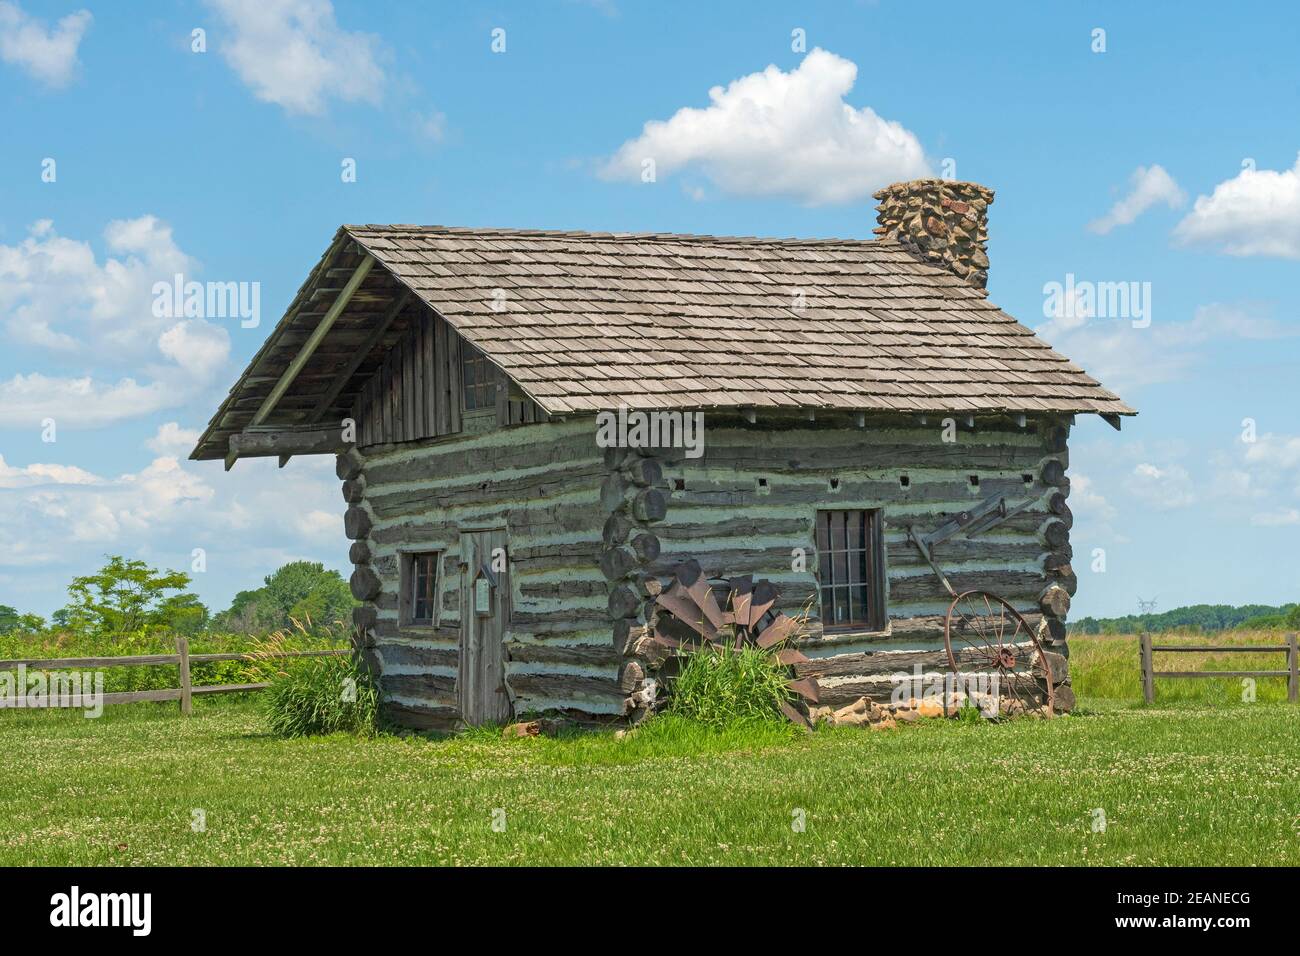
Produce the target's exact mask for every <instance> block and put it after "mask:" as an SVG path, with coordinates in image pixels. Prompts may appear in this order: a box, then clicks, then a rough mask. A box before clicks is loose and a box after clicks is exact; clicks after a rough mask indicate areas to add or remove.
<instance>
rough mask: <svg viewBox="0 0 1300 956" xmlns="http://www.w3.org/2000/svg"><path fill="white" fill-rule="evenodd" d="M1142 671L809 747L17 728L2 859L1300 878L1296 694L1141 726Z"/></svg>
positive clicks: (1114, 641)
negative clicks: (1058, 867)
mask: <svg viewBox="0 0 1300 956" xmlns="http://www.w3.org/2000/svg"><path fill="white" fill-rule="evenodd" d="M1234 639H1235V638H1234ZM1242 639H1243V640H1247V639H1248V638H1245V637H1243V638H1242ZM1125 640H1127V641H1128V642H1129V644H1131V645H1132V646H1126V645H1125V644H1124V641H1125ZM1274 640H1275V639H1274V638H1266V639H1265V642H1266V643H1273V642H1274ZM1227 656H1228V655H1223V657H1227ZM1136 659H1137V654H1136V645H1135V643H1133V639H1131V638H1129V639H1124V638H1081V639H1077V640H1076V641H1075V642H1074V658H1073V663H1072V668H1073V672H1074V675H1075V681H1076V686H1077V687H1079V688H1080V692H1081V704H1082V713H1081V714H1080V715H1077V716H1071V717H1065V718H1061V719H1058V720H1055V721H1050V722H1043V721H1032V720H1021V721H1013V722H1010V723H1002V724H985V723H978V724H964V723H958V722H956V721H937V720H936V721H927V722H924V723H922V724H920V725H915V726H909V727H904V728H900V729H899V730H897V731H893V732H872V731H862V730H854V729H840V730H834V731H819V732H818V733H816V734H814V735H811V736H800V735H793V734H791V733H789V732H787V731H785V730H784V729H783V728H770V727H769V728H758V729H750V730H735V731H728V732H723V733H713V732H708V731H704V730H701V729H698V728H696V727H694V726H692V725H689V724H685V723H683V722H680V721H676V720H671V719H661V720H660V721H658V722H657V725H655V724H652V725H649V726H647V727H646V728H643V729H642V730H639V731H637V732H636V733H634V734H632V735H629V736H628V737H626V738H624V739H622V740H616V739H614V738H613V737H612V735H608V734H586V735H578V736H574V737H566V738H560V739H556V740H551V739H546V738H532V739H522V740H502V739H501V738H499V737H497V736H496V735H495V734H488V733H486V732H479V733H475V734H470V735H466V736H464V737H461V738H457V739H451V740H431V739H426V738H423V737H405V738H402V737H392V736H388V737H379V738H376V739H357V738H353V737H347V736H332V737H325V738H308V739H298V740H288V741H286V740H279V739H275V738H272V737H270V736H268V735H267V734H266V731H265V722H264V720H263V718H262V717H261V715H260V713H259V712H258V710H257V706H256V703H255V701H252V700H251V699H250V700H244V701H238V700H232V699H228V700H224V701H219V700H198V701H196V703H195V714H194V716H193V717H191V718H190V719H187V720H186V719H181V718H180V717H179V716H178V715H177V712H176V708H175V705H174V704H172V705H152V704H137V705H127V706H121V707H116V708H109V709H108V710H107V711H106V713H105V716H104V717H102V718H100V719H98V720H86V719H84V718H83V717H81V716H80V714H78V713H68V712H65V713H58V712H7V713H4V714H2V715H0V752H3V753H4V754H5V755H6V773H5V774H4V775H3V776H2V777H0V864H6V865H14V864H145V865H148V864H167V863H178V864H248V863H266V864H322V863H338V864H362V865H364V864H609V863H619V864H633V865H636V864H857V863H861V864H882V865H896V864H904V865H907V864H912V865H916V864H926V865H933V864H972V865H988V864H1007V863H1026V864H1103V865H1134V864H1211V865H1214V864H1240V865H1251V864H1261V865H1269V864H1275V865H1297V864H1300V708H1297V707H1295V706H1291V705H1288V704H1286V703H1278V702H1276V700H1277V699H1278V697H1279V696H1281V693H1284V684H1283V683H1282V682H1274V681H1269V682H1265V681H1261V682H1260V684H1259V697H1260V700H1259V702H1257V703H1251V704H1245V703H1241V702H1240V686H1239V682H1231V681H1223V682H1220V681H1187V682H1166V683H1164V684H1161V685H1160V686H1159V687H1158V691H1157V693H1158V695H1159V696H1160V697H1161V698H1163V699H1167V700H1169V703H1167V704H1166V703H1164V702H1163V700H1162V702H1160V703H1158V704H1157V706H1156V707H1153V708H1147V707H1143V706H1139V705H1138V704H1137V700H1136V698H1137V681H1136V677H1133V676H1132V674H1130V673H1129V672H1132V673H1133V674H1135V673H1136V666H1137V665H1136ZM1217 660H1218V659H1215V660H1212V661H1207V662H1205V663H1206V665H1207V666H1216V661H1217ZM1280 661H1281V655H1278V656H1277V658H1276V659H1272V660H1269V661H1266V662H1265V666H1269V667H1277V666H1280ZM1187 663H1188V661H1186V660H1185V659H1184V660H1183V661H1180V662H1179V666H1183V665H1185V664H1187ZM1232 663H1233V665H1236V664H1239V663H1244V662H1241V661H1234V662H1232ZM1157 665H1158V666H1159V667H1166V666H1168V664H1167V663H1166V662H1161V661H1157ZM1222 666H1229V665H1227V664H1224V665H1222ZM1273 684H1276V685H1277V687H1272V686H1270V685H1273ZM1278 687H1281V688H1283V691H1282V692H1279V691H1278ZM1196 688H1200V690H1199V691H1198V690H1196ZM1188 695H1191V696H1190V697H1189V696H1188ZM1197 695H1199V696H1197ZM1099 810H1100V811H1102V812H1104V814H1105V818H1106V823H1107V825H1106V828H1105V831H1104V832H1094V829H1093V821H1094V818H1095V815H1096V812H1097V811H1099ZM195 811H202V812H203V815H204V817H205V819H206V828H205V829H204V830H203V832H195V829H194V828H193V826H192V822H193V821H194V819H195ZM800 821H802V823H803V826H802V828H799V827H798V826H797V824H798V823H799V822H800ZM494 823H495V824H496V826H495V827H494Z"/></svg>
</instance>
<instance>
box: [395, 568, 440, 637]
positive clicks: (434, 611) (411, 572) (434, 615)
mask: <svg viewBox="0 0 1300 956" xmlns="http://www.w3.org/2000/svg"><path fill="white" fill-rule="evenodd" d="M442 557H443V552H441V551H403V552H402V553H401V558H402V561H401V565H402V573H401V582H400V583H401V592H400V593H401V601H400V604H401V608H400V614H399V618H400V621H401V624H402V626H403V627H437V626H438V593H439V590H438V585H439V584H440V583H441V582H440V580H439V579H440V578H441V577H442ZM425 560H428V561H430V562H431V566H430V569H429V570H430V573H429V575H428V576H427V577H424V578H423V580H425V581H427V582H428V584H427V587H426V589H425V590H426V595H425V598H424V601H426V602H427V603H428V609H429V616H428V617H417V616H416V609H417V608H418V607H419V605H420V603H421V601H420V600H419V599H417V597H416V589H417V588H418V587H420V582H421V580H422V576H421V570H422V569H421V564H422V562H424V561H425Z"/></svg>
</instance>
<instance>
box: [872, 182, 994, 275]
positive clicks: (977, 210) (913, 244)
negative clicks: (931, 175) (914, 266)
mask: <svg viewBox="0 0 1300 956" xmlns="http://www.w3.org/2000/svg"><path fill="white" fill-rule="evenodd" d="M875 198H876V199H878V200H879V201H880V204H879V205H878V206H876V221H877V222H879V223H880V225H879V226H877V227H876V229H875V233H876V235H878V236H881V237H888V238H890V239H897V240H898V241H899V242H901V243H902V244H903V245H904V246H906V247H907V249H908V251H909V252H911V253H912V254H913V255H914V256H916V257H917V258H918V259H920V260H921V261H922V262H933V263H935V264H937V265H942V266H944V267H946V268H947V269H948V270H949V271H950V272H952V273H954V274H955V275H957V276H960V277H961V278H963V279H965V280H966V281H967V282H969V283H970V284H971V285H973V286H975V287H976V288H979V289H983V288H984V287H985V286H987V285H988V281H989V257H988V254H987V253H986V252H985V251H984V244H985V243H986V242H988V239H989V233H988V214H989V205H990V204H991V203H992V202H993V190H991V189H985V188H984V187H983V186H981V185H979V184H978V183H958V182H952V181H950V180H946V179H914V180H912V181H911V182H908V183H894V185H892V186H886V187H885V188H884V189H882V190H880V192H878V193H876V194H875Z"/></svg>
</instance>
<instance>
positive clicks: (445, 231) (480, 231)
mask: <svg viewBox="0 0 1300 956" xmlns="http://www.w3.org/2000/svg"><path fill="white" fill-rule="evenodd" d="M341 228H343V229H346V230H347V231H348V232H349V233H357V232H383V233H390V234H401V233H421V234H435V235H449V236H526V237H536V238H549V239H586V240H590V239H600V240H615V241H619V242H627V241H628V240H638V239H646V240H655V241H667V242H698V243H705V244H707V243H715V244H717V243H763V244H779V245H852V246H862V245H875V246H883V245H894V246H898V248H900V249H902V248H904V247H903V245H902V243H900V242H898V240H897V239H893V238H890V237H885V236H868V237H866V238H855V237H841V236H802V237H801V236H717V235H712V234H709V233H690V232H588V231H585V230H580V229H520V228H514V227H510V226H483V227H478V226H444V225H438V224H432V225H420V224H415V223H344V224H343V226H342V227H341Z"/></svg>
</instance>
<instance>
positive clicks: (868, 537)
mask: <svg viewBox="0 0 1300 956" xmlns="http://www.w3.org/2000/svg"><path fill="white" fill-rule="evenodd" d="M882 524H883V522H882V521H881V517H880V511H879V510H878V509H877V510H868V511H819V512H817V559H818V585H819V586H820V588H821V602H822V610H821V618H822V626H823V627H825V628H867V629H870V630H882V629H883V628H884V626H885V588H886V585H885V576H884V534H883V531H882Z"/></svg>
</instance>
